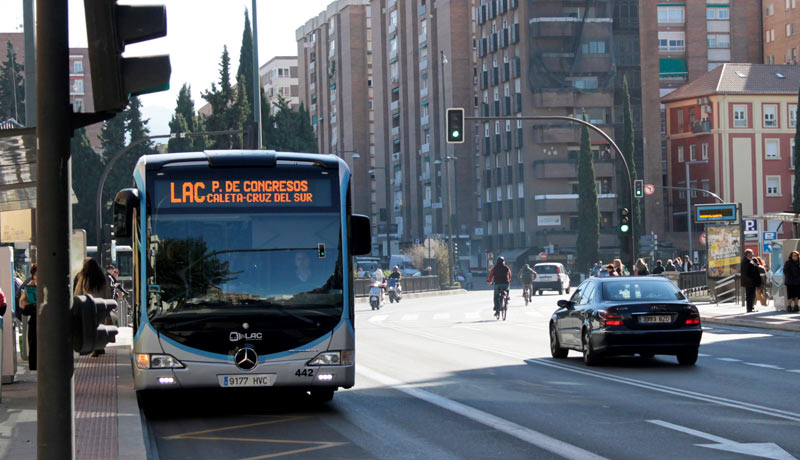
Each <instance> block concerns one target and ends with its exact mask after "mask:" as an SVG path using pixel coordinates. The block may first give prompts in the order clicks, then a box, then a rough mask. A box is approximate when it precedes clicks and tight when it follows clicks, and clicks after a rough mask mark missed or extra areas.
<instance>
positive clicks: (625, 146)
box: [617, 77, 642, 260]
mask: <svg viewBox="0 0 800 460" xmlns="http://www.w3.org/2000/svg"><path fill="white" fill-rule="evenodd" d="M622 90H623V92H624V96H623V105H622V114H623V128H622V147H621V149H622V155H623V156H624V157H625V161H626V162H627V163H628V168H630V170H631V184H632V183H633V181H635V180H636V160H635V159H634V158H633V151H634V140H633V116H632V114H631V95H630V91H628V78H627V77H623V78H622ZM617 189H618V190H619V194H618V195H617V201H618V203H628V200H629V197H631V196H632V195H631V190H630V189H629V188H628V180H627V177H625V176H622V179H621V180H620V181H619V187H617ZM639 201H640V200H637V199H636V198H634V199H633V203H629V204H630V206H629V207H628V209H630V210H631V214H632V215H631V221H632V222H633V232H632V234H631V235H630V236H628V235H623V236H621V237H620V241H621V243H622V244H621V246H622V247H621V251H620V252H621V253H622V254H628V251H629V250H630V249H629V248H630V245H629V244H628V243H627V238H633V244H634V254H630V256H629V257H628V259H627V260H631V258H635V257H636V255H637V253H638V252H637V251H638V247H639V237H640V236H641V235H642V211H641V207H640V206H639ZM620 207H624V205H622V204H620Z"/></svg>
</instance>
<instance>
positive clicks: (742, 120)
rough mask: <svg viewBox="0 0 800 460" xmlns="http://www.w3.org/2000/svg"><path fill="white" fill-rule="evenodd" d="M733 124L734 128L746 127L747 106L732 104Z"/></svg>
mask: <svg viewBox="0 0 800 460" xmlns="http://www.w3.org/2000/svg"><path fill="white" fill-rule="evenodd" d="M733 126H734V128H747V106H745V105H734V106H733Z"/></svg>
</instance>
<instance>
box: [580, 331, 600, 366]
mask: <svg viewBox="0 0 800 460" xmlns="http://www.w3.org/2000/svg"><path fill="white" fill-rule="evenodd" d="M599 361H600V357H599V356H598V355H597V352H596V351H594V348H593V347H592V340H591V336H590V335H589V329H584V330H583V362H584V363H586V365H587V366H595V365H597V363H598V362H599Z"/></svg>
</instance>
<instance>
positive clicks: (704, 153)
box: [700, 142, 708, 161]
mask: <svg viewBox="0 0 800 460" xmlns="http://www.w3.org/2000/svg"><path fill="white" fill-rule="evenodd" d="M700 159H701V160H704V161H705V160H708V142H703V145H702V150H701V154H700Z"/></svg>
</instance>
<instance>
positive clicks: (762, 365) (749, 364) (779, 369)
mask: <svg viewBox="0 0 800 460" xmlns="http://www.w3.org/2000/svg"><path fill="white" fill-rule="evenodd" d="M742 364H746V365H748V366H754V367H763V368H765V369H775V370H776V371H782V370H783V368H782V367H780V366H776V365H774V364H761V363H748V362H743V363H742Z"/></svg>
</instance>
